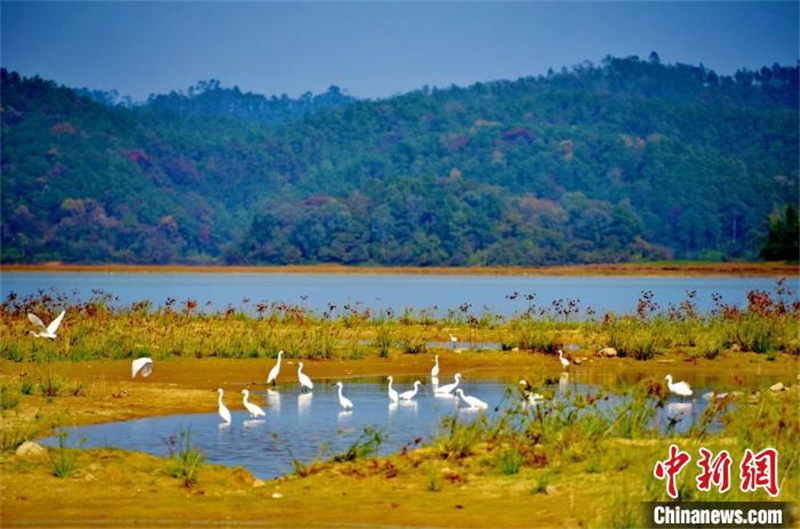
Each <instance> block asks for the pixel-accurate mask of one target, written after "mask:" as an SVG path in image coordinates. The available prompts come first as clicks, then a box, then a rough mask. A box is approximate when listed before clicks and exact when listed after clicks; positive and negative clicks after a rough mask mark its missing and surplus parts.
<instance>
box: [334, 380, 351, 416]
mask: <svg viewBox="0 0 800 529" xmlns="http://www.w3.org/2000/svg"><path fill="white" fill-rule="evenodd" d="M336 385H337V386H339V405H340V406H341V407H342V409H343V410H344V411H350V410H352V409H353V402H352V401H351V400H350V399H348V398H347V397H345V396H344V395H342V388H343V387H344V384H342V383H341V382H337V383H336Z"/></svg>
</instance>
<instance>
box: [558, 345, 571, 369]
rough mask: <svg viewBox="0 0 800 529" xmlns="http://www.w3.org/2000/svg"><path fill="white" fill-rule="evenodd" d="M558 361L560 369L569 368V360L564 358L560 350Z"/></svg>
mask: <svg viewBox="0 0 800 529" xmlns="http://www.w3.org/2000/svg"><path fill="white" fill-rule="evenodd" d="M558 359H559V360H560V361H561V367H563V368H564V369H566V368H568V367H569V359H567V358H564V351H562V350H561V349H559V350H558Z"/></svg>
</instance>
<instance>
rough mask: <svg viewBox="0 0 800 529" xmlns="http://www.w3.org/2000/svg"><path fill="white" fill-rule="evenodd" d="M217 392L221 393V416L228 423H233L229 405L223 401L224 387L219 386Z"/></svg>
mask: <svg viewBox="0 0 800 529" xmlns="http://www.w3.org/2000/svg"><path fill="white" fill-rule="evenodd" d="M217 393H219V416H220V417H221V418H222V420H223V421H225V423H226V424H230V423H231V412H230V410H229V409H228V407H227V406H225V404H224V403H223V402H222V395H223V393H224V392H223V391H222V388H217Z"/></svg>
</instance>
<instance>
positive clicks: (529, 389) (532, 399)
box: [519, 379, 544, 404]
mask: <svg viewBox="0 0 800 529" xmlns="http://www.w3.org/2000/svg"><path fill="white" fill-rule="evenodd" d="M519 385H520V386H522V393H523V394H524V395H525V400H526V401H527V402H528V403H529V404H540V403H541V402H542V401H544V397H542V396H541V395H539V394H538V393H534V392H533V386H531V385H530V384H529V383H528V381H527V380H525V379H522V380H520V381H519Z"/></svg>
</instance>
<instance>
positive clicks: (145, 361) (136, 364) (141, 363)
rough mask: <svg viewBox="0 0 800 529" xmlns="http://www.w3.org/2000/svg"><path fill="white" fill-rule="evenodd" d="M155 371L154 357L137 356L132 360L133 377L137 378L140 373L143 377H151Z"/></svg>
mask: <svg viewBox="0 0 800 529" xmlns="http://www.w3.org/2000/svg"><path fill="white" fill-rule="evenodd" d="M152 372H153V359H152V358H150V357H148V356H145V357H144V358H137V359H136V360H134V361H133V362H131V378H136V375H138V374H139V373H141V374H142V377H149V376H150V373H152Z"/></svg>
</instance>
